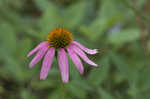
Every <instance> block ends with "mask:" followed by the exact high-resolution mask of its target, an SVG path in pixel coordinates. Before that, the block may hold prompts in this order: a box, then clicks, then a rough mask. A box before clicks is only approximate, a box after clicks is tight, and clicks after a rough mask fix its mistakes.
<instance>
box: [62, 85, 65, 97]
mask: <svg viewBox="0 0 150 99" xmlns="http://www.w3.org/2000/svg"><path fill="white" fill-rule="evenodd" d="M62 99H65V84H64V83H62Z"/></svg>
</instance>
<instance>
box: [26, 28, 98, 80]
mask: <svg viewBox="0 0 150 99" xmlns="http://www.w3.org/2000/svg"><path fill="white" fill-rule="evenodd" d="M46 40H47V41H44V42H41V43H40V44H39V45H38V46H37V47H36V48H34V49H33V50H32V51H30V52H29V54H28V55H27V57H30V56H31V55H33V54H34V53H35V52H37V53H36V55H35V57H34V58H33V59H32V61H31V62H30V64H29V65H30V68H32V67H33V66H34V65H35V64H37V63H38V62H39V61H40V60H41V59H42V57H43V56H44V55H45V56H44V60H43V64H42V68H41V73H40V79H41V80H45V79H46V77H47V76H48V72H49V70H50V68H51V64H52V61H53V57H54V56H55V55H56V54H55V52H56V49H57V50H58V56H57V57H58V63H59V68H60V72H61V77H62V81H63V82H64V83H67V82H68V80H69V71H68V68H69V67H68V57H67V55H66V52H67V53H68V55H69V56H70V58H71V59H72V61H73V63H74V64H75V66H76V68H77V69H78V71H79V72H80V73H81V74H83V72H84V68H83V65H82V62H81V60H80V58H82V59H83V60H84V61H85V62H86V63H88V64H90V65H92V66H97V64H95V63H94V62H93V61H91V60H90V59H89V58H88V57H87V56H86V54H85V53H84V52H86V53H88V54H96V53H97V52H98V51H97V49H93V50H91V49H88V48H85V47H84V46H83V45H81V44H80V43H78V42H77V41H74V40H73V37H72V34H71V33H70V32H69V31H67V30H65V29H64V28H56V29H54V30H53V31H52V32H50V33H49V34H48V36H47V38H46ZM79 56H80V58H79Z"/></svg>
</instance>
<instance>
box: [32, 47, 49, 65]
mask: <svg viewBox="0 0 150 99" xmlns="http://www.w3.org/2000/svg"><path fill="white" fill-rule="evenodd" d="M48 48H49V47H48V46H45V47H43V48H42V49H40V50H39V51H38V52H37V54H36V56H35V57H34V58H33V59H32V61H31V62H30V64H29V65H30V68H32V67H33V66H34V65H35V64H37V63H38V62H39V61H40V60H41V58H42V57H43V56H44V55H45V53H46V51H47V50H48Z"/></svg>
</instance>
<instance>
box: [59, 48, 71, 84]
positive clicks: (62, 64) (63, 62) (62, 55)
mask: <svg viewBox="0 0 150 99" xmlns="http://www.w3.org/2000/svg"><path fill="white" fill-rule="evenodd" d="M58 63H59V68H60V72H61V77H62V81H63V82H64V83H67V82H68V79H69V71H68V58H67V56H66V52H65V50H64V49H63V48H61V49H60V50H59V53H58Z"/></svg>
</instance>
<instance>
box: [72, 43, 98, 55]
mask: <svg viewBox="0 0 150 99" xmlns="http://www.w3.org/2000/svg"><path fill="white" fill-rule="evenodd" d="M73 44H75V45H77V46H78V47H79V48H81V49H82V50H83V51H85V52H86V53H88V54H96V53H98V51H97V49H93V50H91V49H88V48H86V47H84V46H83V45H81V44H80V43H78V42H77V41H73Z"/></svg>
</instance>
